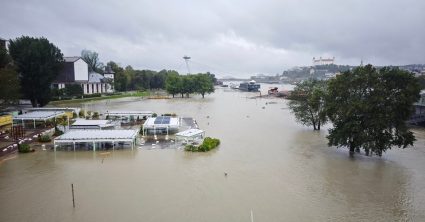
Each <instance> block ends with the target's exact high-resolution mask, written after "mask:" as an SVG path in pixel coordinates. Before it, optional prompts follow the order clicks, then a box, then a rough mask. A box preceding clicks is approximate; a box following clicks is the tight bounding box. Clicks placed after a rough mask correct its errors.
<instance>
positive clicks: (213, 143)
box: [185, 137, 220, 152]
mask: <svg viewBox="0 0 425 222" xmlns="http://www.w3.org/2000/svg"><path fill="white" fill-rule="evenodd" d="M218 145H220V140H219V139H216V138H211V137H205V139H204V141H203V142H202V144H201V145H199V146H194V145H187V146H186V147H185V150H186V151H192V152H207V151H210V150H212V149H214V148H216V147H217V146H218Z"/></svg>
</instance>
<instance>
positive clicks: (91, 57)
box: [81, 49, 104, 73]
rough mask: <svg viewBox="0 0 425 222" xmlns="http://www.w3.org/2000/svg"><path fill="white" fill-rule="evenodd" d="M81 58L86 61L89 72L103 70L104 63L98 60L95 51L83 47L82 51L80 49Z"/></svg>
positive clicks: (100, 71)
mask: <svg viewBox="0 0 425 222" xmlns="http://www.w3.org/2000/svg"><path fill="white" fill-rule="evenodd" d="M81 58H82V59H83V60H84V62H86V63H87V65H88V68H89V73H91V72H97V73H102V72H103V67H104V65H103V63H101V62H100V61H99V54H98V53H97V52H94V51H90V50H86V49H84V50H83V51H81Z"/></svg>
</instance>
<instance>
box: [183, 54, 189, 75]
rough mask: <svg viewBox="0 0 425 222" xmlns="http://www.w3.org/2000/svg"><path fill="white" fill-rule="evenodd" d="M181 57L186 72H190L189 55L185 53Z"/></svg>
mask: <svg viewBox="0 0 425 222" xmlns="http://www.w3.org/2000/svg"><path fill="white" fill-rule="evenodd" d="M183 59H184V61H185V62H186V67H187V74H190V69H189V59H190V57H189V56H187V55H185V56H183Z"/></svg>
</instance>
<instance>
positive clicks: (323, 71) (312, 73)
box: [282, 64, 425, 81]
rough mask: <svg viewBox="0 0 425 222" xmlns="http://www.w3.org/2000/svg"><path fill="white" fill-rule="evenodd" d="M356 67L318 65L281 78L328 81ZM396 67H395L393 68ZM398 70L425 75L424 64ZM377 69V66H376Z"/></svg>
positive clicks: (295, 71) (301, 68)
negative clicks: (312, 78) (310, 78)
mask: <svg viewBox="0 0 425 222" xmlns="http://www.w3.org/2000/svg"><path fill="white" fill-rule="evenodd" d="M355 67H357V66H350V65H335V64H331V65H318V66H302V67H294V68H292V69H289V70H285V71H283V72H282V77H283V78H285V79H288V80H289V81H300V80H303V79H307V78H309V77H314V78H317V79H328V78H331V77H333V76H335V75H336V74H337V73H342V72H345V71H348V70H351V69H353V68H355ZM393 67H396V66H393ZM398 67H399V68H400V69H404V70H407V71H410V72H413V73H415V74H416V75H421V74H422V75H423V74H425V64H411V65H403V66H398ZM378 68H379V66H378Z"/></svg>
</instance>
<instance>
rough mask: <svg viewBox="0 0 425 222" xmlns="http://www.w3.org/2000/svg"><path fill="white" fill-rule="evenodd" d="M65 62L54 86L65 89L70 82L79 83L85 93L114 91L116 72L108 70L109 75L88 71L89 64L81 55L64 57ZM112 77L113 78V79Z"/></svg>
mask: <svg viewBox="0 0 425 222" xmlns="http://www.w3.org/2000/svg"><path fill="white" fill-rule="evenodd" d="M64 60H65V63H64V65H63V68H62V70H61V72H60V73H59V75H58V77H57V78H56V80H55V81H54V82H53V87H55V88H58V89H63V88H65V87H66V85H69V84H79V85H81V87H82V88H83V92H84V94H94V93H109V92H114V89H113V86H112V85H113V81H114V73H113V72H106V73H105V74H106V75H107V77H106V76H104V75H102V74H99V73H96V72H92V73H89V72H88V65H87V63H86V62H84V60H83V59H81V57H64ZM111 79H112V80H111Z"/></svg>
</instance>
